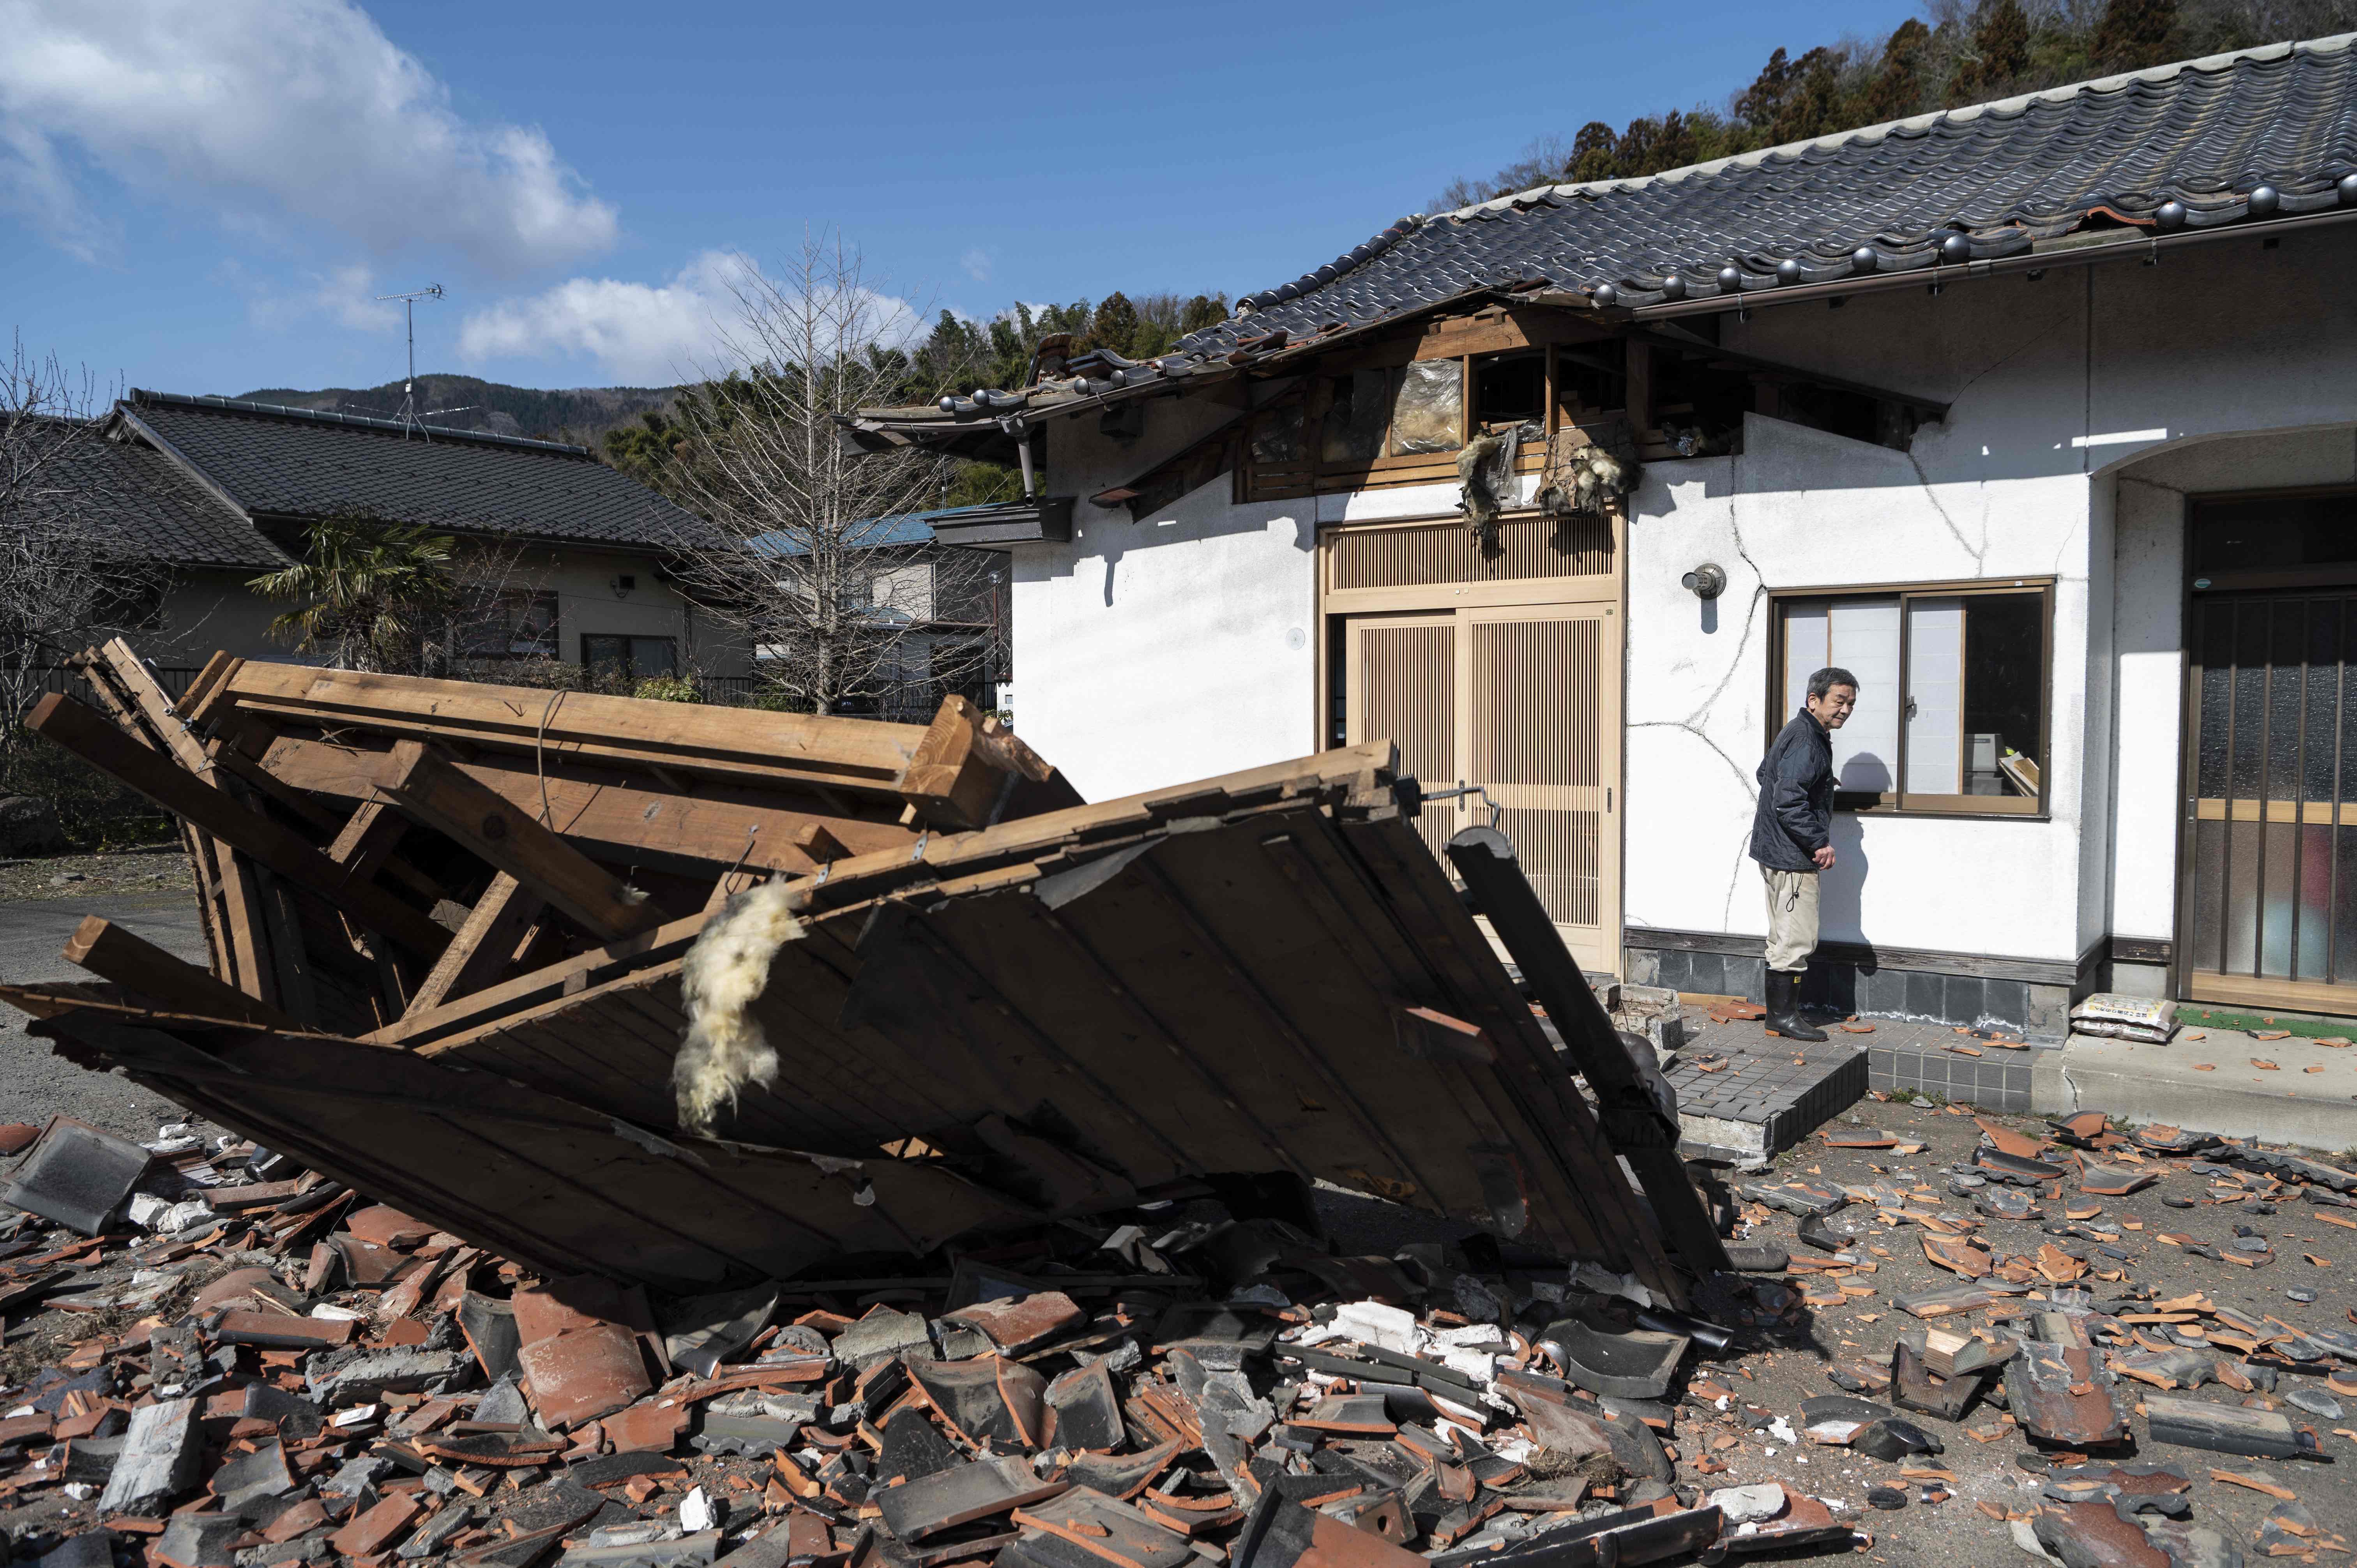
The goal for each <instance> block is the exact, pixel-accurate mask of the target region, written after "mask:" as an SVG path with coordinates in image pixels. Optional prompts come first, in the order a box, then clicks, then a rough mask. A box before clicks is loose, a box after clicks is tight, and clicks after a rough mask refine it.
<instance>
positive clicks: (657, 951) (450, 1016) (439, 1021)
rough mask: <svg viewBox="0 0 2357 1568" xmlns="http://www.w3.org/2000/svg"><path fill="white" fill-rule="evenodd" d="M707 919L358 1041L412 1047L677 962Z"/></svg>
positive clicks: (661, 930)
mask: <svg viewBox="0 0 2357 1568" xmlns="http://www.w3.org/2000/svg"><path fill="white" fill-rule="evenodd" d="M706 918H708V917H707V916H706V915H705V914H704V913H703V912H701V911H699V912H698V913H696V914H694V915H691V916H689V917H688V918H686V919H683V920H673V921H671V922H670V923H669V924H667V925H662V926H657V927H656V928H655V929H652V930H651V931H640V933H639V934H638V935H636V936H633V937H625V938H623V939H622V940H620V941H618V942H608V943H607V944H606V945H605V946H604V947H602V948H597V949H595V950H591V951H589V952H585V953H576V954H575V955H574V956H573V957H571V958H568V959H565V960H562V961H559V962H556V963H552V964H548V965H545V966H544V967H543V968H540V969H536V970H533V971H531V972H529V973H525V974H519V975H516V976H515V977H513V978H512V979H510V980H503V981H501V982H500V983H498V984H496V985H490V986H486V987H485V988H483V989H482V990H480V991H478V992H476V993H473V994H472V995H468V996H457V997H453V998H452V999H451V1000H449V1001H447V1002H446V1003H444V1004H442V1005H441V1006H439V1007H436V1008H432V1009H430V1010H428V1011H426V1012H424V1013H418V1014H414V1015H408V1016H404V1018H403V1019H402V1020H401V1022H399V1023H398V1024H393V1025H389V1026H386V1027H384V1028H382V1029H378V1030H376V1031H374V1032H373V1033H371V1034H369V1035H366V1036H362V1038H364V1039H366V1040H368V1041H369V1042H371V1044H375V1045H382V1046H406V1047H416V1046H420V1045H423V1044H425V1043H426V1042H427V1041H431V1040H438V1039H440V1038H442V1037H443V1036H446V1035H454V1034H457V1033H458V1032H459V1031H460V1030H463V1029H471V1028H476V1027H479V1026H484V1025H488V1024H490V1023H492V1022H494V1021H496V1020H498V1019H500V1018H502V1017H505V1016H507V1015H509V1014H511V1013H515V1012H518V1011H520V1010H522V1009H523V1008H526V1007H531V1006H534V1005H536V1004H540V1003H543V1002H546V1001H549V1000H551V999H553V998H555V997H559V996H570V995H572V994H574V993H576V992H579V991H583V990H586V989H587V987H589V986H591V985H593V984H597V983H600V982H601V981H604V980H608V979H611V978H613V977H614V976H616V975H618V974H621V973H623V972H629V971H635V970H640V969H643V968H645V967H647V966H650V965H653V964H658V963H662V962H663V961H667V960H668V959H672V958H676V957H678V956H679V955H680V954H682V953H683V952H685V951H686V950H687V948H688V944H689V943H691V942H693V941H694V940H695V939H696V936H697V935H698V933H700V932H701V931H702V930H703V929H704V923H705V919H706Z"/></svg>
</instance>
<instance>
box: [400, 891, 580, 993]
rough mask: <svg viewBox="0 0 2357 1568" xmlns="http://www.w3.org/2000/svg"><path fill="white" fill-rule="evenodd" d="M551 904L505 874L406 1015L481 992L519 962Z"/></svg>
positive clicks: (454, 940) (477, 903)
mask: <svg viewBox="0 0 2357 1568" xmlns="http://www.w3.org/2000/svg"><path fill="white" fill-rule="evenodd" d="M547 907H548V901H547V900H546V899H545V898H544V897H541V896H540V895H539V894H538V893H535V892H533V891H532V890H531V889H529V888H527V887H525V886H524V885H523V884H522V883H521V882H519V881H517V880H516V879H515V878H514V877H512V876H511V875H508V874H507V873H506V872H504V871H502V872H500V873H499V874H498V875H495V876H493V877H492V878H491V885H490V886H489V887H487V888H485V889H483V896H482V897H479V898H478V899H476V900H475V907H474V908H473V909H471V910H470V911H468V915H467V921H466V924H464V925H462V926H460V927H459V928H458V934H457V936H456V937H454V938H452V939H451V941H450V945H449V946H448V947H447V948H445V949H444V950H443V951H442V956H441V957H440V958H439V959H437V960H436V961H435V964H434V970H433V972H432V973H430V974H428V975H427V976H426V977H425V980H424V982H423V983H420V984H419V985H418V987H417V990H416V991H415V992H414V993H413V994H412V995H411V996H410V998H409V1006H408V1008H407V1009H406V1010H405V1011H404V1013H403V1015H402V1016H403V1017H404V1019H406V1018H411V1017H416V1016H420V1015H424V1014H426V1013H430V1012H432V1011H433V1010H434V1009H435V1008H436V1007H439V1006H441V1005H442V1004H444V1003H445V1002H447V1001H448V1000H450V999H451V998H452V997H454V996H464V995H466V994H468V993H469V992H475V991H480V990H481V989H482V988H483V987H484V986H486V985H489V984H490V983H493V982H494V981H496V980H498V979H499V978H500V976H501V975H502V974H505V973H506V972H507V970H508V966H509V965H510V964H511V963H512V962H514V961H515V955H516V952H517V950H518V949H519V948H520V947H521V946H522V942H523V940H524V938H525V937H526V936H527V935H528V934H529V933H530V931H531V929H532V927H533V922H534V921H535V920H537V919H539V918H540V915H541V911H542V910H543V909H544V908H547Z"/></svg>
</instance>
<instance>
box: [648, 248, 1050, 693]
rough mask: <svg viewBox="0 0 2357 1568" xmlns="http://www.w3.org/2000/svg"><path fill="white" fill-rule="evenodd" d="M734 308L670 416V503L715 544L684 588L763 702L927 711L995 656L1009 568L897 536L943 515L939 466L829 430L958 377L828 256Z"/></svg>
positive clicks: (913, 318)
mask: <svg viewBox="0 0 2357 1568" xmlns="http://www.w3.org/2000/svg"><path fill="white" fill-rule="evenodd" d="M733 292H734V295H735V306H734V310H733V318H732V319H730V320H729V321H726V322H725V323H723V324H721V325H722V339H721V340H722V350H721V352H722V358H723V360H724V363H722V364H721V365H719V366H715V367H710V368H706V369H705V371H704V379H703V382H702V384H701V385H700V386H698V387H695V388H694V389H692V390H691V392H689V393H688V394H687V395H685V396H683V398H682V400H681V403H680V406H679V410H678V413H677V415H676V420H677V426H676V428H677V429H678V430H679V432H680V433H681V437H682V439H681V440H680V442H679V444H678V446H677V448H676V451H677V456H676V458H675V460H674V462H673V467H672V469H671V471H670V473H669V475H668V476H667V478H668V481H669V482H668V485H667V488H669V489H672V491H673V494H674V495H675V496H676V497H677V499H680V500H681V501H682V502H683V504H684V505H685V506H687V507H688V509H689V510H693V511H694V512H696V513H698V514H699V515H700V516H702V517H703V518H704V519H705V521H706V522H707V523H709V524H710V526H711V530H712V536H711V537H710V538H709V539H707V540H705V541H704V542H702V543H700V544H698V545H696V546H694V547H693V548H691V549H689V550H687V551H686V552H685V553H684V556H683V561H682V564H681V565H680V567H679V574H680V585H681V587H682V588H683V590H684V591H685V592H686V593H687V594H688V595H689V596H691V597H693V598H694V599H695V600H696V601H697V602H698V603H700V604H702V605H704V606H705V607H708V608H709V609H710V610H711V611H712V612H713V613H714V614H716V615H717V616H718V617H719V618H721V619H723V620H724V621H725V622H726V623H727V624H728V625H729V627H730V628H732V629H733V630H734V631H736V632H737V634H738V635H740V636H741V637H743V639H745V640H746V641H747V642H748V644H750V645H751V647H752V649H753V651H754V654H755V664H754V668H755V670H756V671H757V673H758V674H759V678H760V682H761V685H762V687H763V688H764V690H765V691H766V692H767V693H770V694H771V695H774V696H777V697H780V698H782V699H784V700H786V701H788V702H791V703H792V704H793V705H794V706H796V707H800V708H805V709H808V710H809V711H811V712H813V713H821V714H825V713H840V712H845V711H862V710H866V709H868V708H871V707H876V706H878V705H885V706H891V705H896V704H897V703H899V702H907V703H910V704H912V705H913V704H915V703H923V705H925V706H927V707H930V706H931V700H930V699H937V697H938V694H939V693H941V692H942V691H945V690H954V689H956V688H957V687H959V686H960V685H962V684H964V683H968V682H973V681H974V680H975V679H976V678H977V677H978V676H979V675H980V674H981V673H982V671H983V670H984V667H985V664H986V663H987V661H988V660H990V659H991V658H992V656H993V653H994V650H995V638H996V635H997V633H998V628H1000V627H1001V625H1002V623H1003V620H1004V618H1003V616H1001V615H1000V614H998V613H997V604H998V593H999V585H1000V583H1001V581H1002V580H1003V579H1004V576H1005V573H1006V568H1005V566H1004V564H1003V558H1001V557H999V556H997V555H995V554H992V553H987V552H983V551H975V550H965V549H955V548H950V547H944V546H939V545H932V544H930V543H925V542H922V540H921V531H920V530H918V529H916V528H914V527H912V526H911V525H910V522H909V516H910V514H912V513H914V512H917V511H919V510H922V509H924V508H925V507H927V506H930V505H932V504H935V498H936V496H937V495H938V493H939V491H940V489H941V488H942V475H943V469H942V459H941V458H939V457H935V456H929V455H926V454H922V453H918V452H913V451H911V452H906V453H891V454H884V455H880V456H863V455H860V454H857V453H855V452H852V451H850V450H847V449H846V448H845V446H844V445H843V444H842V442H841V441H840V440H839V439H838V438H837V426H836V416H837V415H839V414H847V413H851V412H852V411H853V410H855V409H857V408H861V407H874V406H877V405H883V404H895V403H909V402H915V401H923V400H929V399H930V398H931V397H932V396H936V395H938V394H939V392H940V391H941V390H942V386H943V385H946V384H947V383H948V382H950V381H953V380H954V379H955V377H956V375H957V373H958V371H959V370H960V369H961V367H956V366H948V365H943V364H941V363H939V362H937V361H938V360H939V358H940V355H939V354H938V353H937V352H931V351H928V350H927V349H916V350H914V351H912V344H913V339H914V338H915V337H916V336H917V335H918V334H919V333H920V332H921V330H922V329H921V328H920V327H919V325H918V323H919V322H920V319H921V317H920V316H919V315H918V314H916V313H914V312H911V311H910V310H909V307H908V306H905V305H904V304H902V303H901V302H899V301H898V300H895V299H892V298H890V297H889V296H888V295H885V294H884V293H883V292H882V291H881V290H879V289H878V288H877V287H876V286H874V285H873V284H872V283H871V282H870V280H869V279H868V278H867V277H866V275H865V274H864V272H863V269H862V266H861V263H860V260H859V258H858V256H857V255H856V253H854V252H850V251H849V250H848V249H847V248H845V246H844V245H843V244H842V243H841V242H826V241H820V240H813V241H809V242H805V243H804V245H803V247H802V252H801V254H800V255H799V256H797V257H796V258H794V260H793V261H792V263H791V264H790V265H789V266H788V267H787V268H786V269H785V270H784V273H783V275H782V276H780V277H774V278H773V277H770V276H768V275H766V274H762V273H760V272H759V271H756V270H755V269H753V268H751V267H749V266H748V267H747V268H745V269H744V270H743V271H742V272H741V273H740V274H739V275H738V277H737V280H736V283H735V285H734V288H733ZM912 541H914V542H912ZM928 694H930V698H929V695H928Z"/></svg>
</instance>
